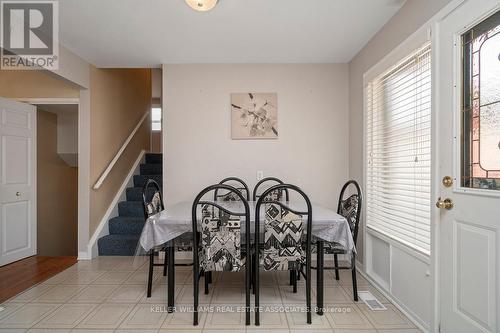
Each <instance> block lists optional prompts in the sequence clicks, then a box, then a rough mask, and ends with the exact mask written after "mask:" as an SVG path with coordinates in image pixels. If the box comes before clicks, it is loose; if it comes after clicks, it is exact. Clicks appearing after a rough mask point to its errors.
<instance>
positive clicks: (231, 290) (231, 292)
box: [212, 285, 245, 304]
mask: <svg viewBox="0 0 500 333" xmlns="http://www.w3.org/2000/svg"><path fill="white" fill-rule="evenodd" d="M212 290H213V294H214V296H213V298H212V303H213V304H244V303H245V289H244V288H243V287H239V286H234V285H228V286H221V285H218V286H217V287H215V288H213V289H212Z"/></svg>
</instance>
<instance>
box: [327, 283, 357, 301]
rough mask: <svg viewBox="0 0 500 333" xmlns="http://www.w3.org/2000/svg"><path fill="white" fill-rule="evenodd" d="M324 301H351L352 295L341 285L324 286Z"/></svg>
mask: <svg viewBox="0 0 500 333" xmlns="http://www.w3.org/2000/svg"><path fill="white" fill-rule="evenodd" d="M323 300H324V303H351V302H353V301H354V300H353V298H352V295H349V294H347V293H346V292H345V290H344V289H343V288H342V287H341V286H330V287H327V286H325V287H324V288H323Z"/></svg>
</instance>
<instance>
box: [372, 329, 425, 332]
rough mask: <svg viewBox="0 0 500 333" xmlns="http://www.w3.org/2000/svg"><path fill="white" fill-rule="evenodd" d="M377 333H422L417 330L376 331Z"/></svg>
mask: <svg viewBox="0 0 500 333" xmlns="http://www.w3.org/2000/svg"><path fill="white" fill-rule="evenodd" d="M377 332H378V333H422V331H421V330H419V329H418V328H407V329H405V328H398V329H395V330H378V331H377Z"/></svg>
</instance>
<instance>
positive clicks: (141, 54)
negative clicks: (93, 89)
mask: <svg viewBox="0 0 500 333" xmlns="http://www.w3.org/2000/svg"><path fill="white" fill-rule="evenodd" d="M403 3H404V0H251V1H249V0H219V4H218V5H217V6H216V7H215V9H214V10H212V11H210V12H205V13H202V12H196V11H194V10H192V9H191V8H189V7H188V6H187V5H186V4H185V2H184V0H146V1H138V0H84V1H83V0H60V1H59V4H60V5H59V6H60V7H59V10H60V14H59V17H60V28H59V31H60V40H61V43H62V44H63V45H64V46H66V47H67V48H68V49H70V50H71V51H73V52H74V53H76V54H78V55H79V56H81V57H82V58H84V59H85V60H87V61H88V62H90V63H92V64H94V65H96V66H98V67H156V66H158V65H160V64H162V63H345V62H349V61H350V60H351V59H352V58H353V57H354V56H355V55H356V53H357V52H358V51H359V50H361V48H362V47H363V46H364V45H365V44H366V43H367V42H368V41H369V40H370V38H371V37H372V36H373V35H374V34H375V33H376V32H377V31H378V30H379V29H380V28H381V27H382V26H383V25H384V24H385V23H386V22H387V21H388V20H389V19H390V18H391V17H392V15H394V14H395V13H396V12H397V11H398V10H399V8H401V6H402V5H403Z"/></svg>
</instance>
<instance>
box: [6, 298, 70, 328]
mask: <svg viewBox="0 0 500 333" xmlns="http://www.w3.org/2000/svg"><path fill="white" fill-rule="evenodd" d="M60 305H61V304H35V303H28V304H25V305H24V306H23V307H22V308H20V309H18V310H17V311H14V312H13V313H12V314H10V315H9V316H7V317H5V318H3V319H2V321H0V328H31V327H32V326H33V325H35V324H36V323H37V322H39V321H40V320H42V319H43V318H44V317H45V316H47V315H49V314H50V313H51V312H52V311H54V310H55V309H57V308H58V307H59V306H60Z"/></svg>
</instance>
